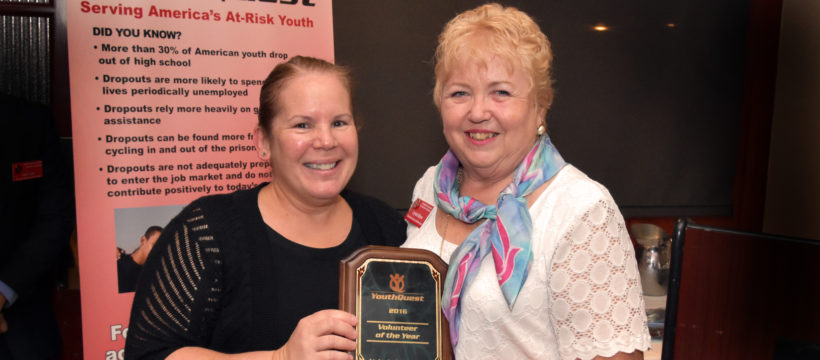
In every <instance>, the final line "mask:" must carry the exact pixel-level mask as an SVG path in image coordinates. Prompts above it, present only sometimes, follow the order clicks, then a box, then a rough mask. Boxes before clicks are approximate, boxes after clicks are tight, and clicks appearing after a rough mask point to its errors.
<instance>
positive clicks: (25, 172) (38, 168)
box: [11, 160, 43, 181]
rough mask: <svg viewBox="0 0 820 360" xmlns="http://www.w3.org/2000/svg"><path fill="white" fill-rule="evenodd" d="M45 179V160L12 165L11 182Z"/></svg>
mask: <svg viewBox="0 0 820 360" xmlns="http://www.w3.org/2000/svg"><path fill="white" fill-rule="evenodd" d="M41 177H43V160H36V161H26V162H19V163H14V164H11V181H23V180H31V179H39V178H41Z"/></svg>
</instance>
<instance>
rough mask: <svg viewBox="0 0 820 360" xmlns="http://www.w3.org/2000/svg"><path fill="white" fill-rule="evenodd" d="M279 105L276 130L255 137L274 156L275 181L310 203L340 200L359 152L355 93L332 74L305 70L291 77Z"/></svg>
mask: <svg viewBox="0 0 820 360" xmlns="http://www.w3.org/2000/svg"><path fill="white" fill-rule="evenodd" d="M278 105H279V108H280V111H278V112H277V114H276V116H275V117H274V118H273V120H272V121H271V123H272V124H271V131H270V133H269V134H262V130H261V129H260V128H257V136H254V138H255V139H258V140H259V142H260V143H259V144H258V145H257V149H259V151H260V156H264V155H262V153H263V152H265V151H266V149H267V151H268V153H269V154H270V156H269V159H270V164H271V171H272V173H273V178H272V180H271V184H272V185H273V186H274V187H276V188H277V189H278V191H283V192H284V193H286V194H288V195H289V196H294V197H298V198H302V199H303V200H304V201H307V202H315V201H327V200H331V199H335V198H336V197H338V196H339V193H340V192H341V191H342V189H344V187H345V186H346V185H347V182H348V181H349V180H350V177H351V176H353V171H354V170H355V169H356V162H357V159H358V156H359V142H358V134H357V132H356V126H355V124H354V120H353V113H352V109H351V108H350V93H349V91H348V90H347V88H346V87H345V86H344V85H343V84H342V82H341V81H340V80H339V77H338V76H337V75H335V74H333V73H331V72H315V71H314V72H305V73H301V74H298V75H296V76H294V77H293V78H291V79H289V80H287V82H286V83H285V84H284V86H283V87H282V89H281V95H280V96H279V104H278ZM264 157H265V158H268V157H267V156H264Z"/></svg>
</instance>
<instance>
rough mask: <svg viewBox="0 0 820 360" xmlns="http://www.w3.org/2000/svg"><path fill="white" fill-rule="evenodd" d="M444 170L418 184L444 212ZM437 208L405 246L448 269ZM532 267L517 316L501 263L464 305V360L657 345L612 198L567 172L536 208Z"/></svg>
mask: <svg viewBox="0 0 820 360" xmlns="http://www.w3.org/2000/svg"><path fill="white" fill-rule="evenodd" d="M434 178H435V167H431V168H429V169H428V170H427V172H426V173H425V174H424V176H423V177H422V178H421V179H419V181H418V182H417V183H416V187H415V189H414V191H413V199H412V200H415V199H417V198H421V199H422V200H424V201H426V202H428V203H430V204H432V205H435V201H434V198H433V192H434V191H433V182H434ZM437 210H438V209H437V208H434V209H433V211H432V212H431V213H430V215H429V216H428V217H427V219H426V221H425V222H424V223H423V224H422V226H421V227H420V228H418V227H416V226H414V225H412V224H410V225H408V229H407V235H408V238H407V242H406V243H405V244H404V245H402V246H403V247H411V248H422V249H427V250H430V251H432V252H434V253H437V254H439V255H440V256H441V257H442V259H444V260H445V261H449V259H450V256H451V255H452V253H453V251H454V250H455V249H456V246H455V245H454V244H452V243H450V242H444V243H443V244H442V238H441V236H440V235H439V234H438V232H437V231H436V224H435V218H436V211H437ZM529 210H530V214H531V216H532V219H533V243H532V250H533V262H532V263H531V264H530V272H529V275H528V278H527V281H526V282H525V283H524V287H523V288H522V289H521V292H520V293H519V295H518V299H517V300H516V303H515V305H514V306H513V308H512V309H511V310H510V309H509V307H508V306H507V303H506V301H505V300H504V296H503V295H502V294H501V289H500V287H499V286H498V281H497V280H496V274H495V270H494V266H493V260H492V257H490V256H487V257H485V258H484V260H483V262H482V264H481V268H480V269H479V273H478V275H477V276H476V278H475V280H474V281H473V283H471V284H470V285H469V287H468V288H467V290H466V292H465V297H464V298H463V299H462V301H463V304H462V315H461V326H460V328H459V343H458V345H457V346H456V348H455V355H456V358H457V359H527V358H529V359H576V358H578V359H592V358H593V357H595V356H612V355H615V354H616V353H617V352H619V351H622V352H625V353H630V352H633V351H635V350H641V351H645V350H647V349H648V348H649V345H650V341H651V340H650V336H649V331H648V329H647V326H646V314H645V311H644V303H643V297H642V294H641V284H640V279H639V275H638V268H637V264H636V260H635V255H634V249H633V248H632V243H631V242H630V240H629V235H628V233H627V231H626V228H625V226H624V220H623V217H622V216H621V214H620V211H619V210H618V207H617V205H616V204H615V201H614V200H613V199H612V196H611V195H610V194H609V192H608V191H607V190H606V189H605V188H604V187H603V186H602V185H600V184H598V183H597V182H595V181H593V180H591V179H590V178H589V177H587V176H586V175H585V174H584V173H582V172H581V171H579V170H578V169H576V168H575V167H573V166H572V165H566V166H565V167H564V168H563V169H561V170H560V171H559V172H558V174H557V175H556V177H555V179H554V180H553V182H552V183H551V184H550V185H548V186H547V188H546V190H545V191H544V192H543V193H541V195H540V196H539V197H538V199H537V200H536V201H535V202H534V203H533V204H531V206H530V208H529Z"/></svg>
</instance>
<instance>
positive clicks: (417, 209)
mask: <svg viewBox="0 0 820 360" xmlns="http://www.w3.org/2000/svg"><path fill="white" fill-rule="evenodd" d="M430 211H433V205H430V204H428V203H426V202H424V200H422V199H416V201H413V205H410V209H409V210H407V215H405V216H404V219H405V220H407V222H409V223H411V224H413V225H416V227H421V224H424V220H427V216H429V215H430Z"/></svg>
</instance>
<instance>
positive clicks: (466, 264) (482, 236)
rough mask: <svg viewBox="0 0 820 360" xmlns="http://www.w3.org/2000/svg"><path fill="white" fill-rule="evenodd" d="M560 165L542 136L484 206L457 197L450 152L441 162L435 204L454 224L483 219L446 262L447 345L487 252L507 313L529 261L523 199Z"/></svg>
mask: <svg viewBox="0 0 820 360" xmlns="http://www.w3.org/2000/svg"><path fill="white" fill-rule="evenodd" d="M564 164H565V162H564V159H563V158H562V157H561V155H560V154H559V153H558V149H556V148H555V146H553V145H552V142H551V141H550V139H549V137H548V136H547V135H546V134H544V135H541V137H540V138H539V139H538V141H537V142H536V143H535V145H534V146H533V148H532V150H530V152H529V153H528V154H527V156H526V157H525V158H524V161H523V162H521V164H520V165H518V168H517V169H516V170H515V174H514V178H513V181H512V183H510V184H509V185H507V187H506V188H504V190H503V191H501V194H499V195H498V200H497V202H496V204H495V205H485V204H482V203H481V202H480V201H478V200H476V199H473V198H471V197H469V196H461V194H460V193H459V184H458V181H457V172H458V167H459V166H460V163H459V161H458V159H457V158H456V156H455V154H453V152H452V150H450V151H447V153H446V154H445V155H444V157H442V159H441V162H439V164H438V167H437V169H436V179H437V181H436V183H435V185H434V186H435V192H436V203H437V204H438V206H439V208H441V209H443V210H444V211H446V212H447V213H449V214H450V215H452V216H453V217H455V218H456V219H459V220H461V221H463V222H466V223H475V222H476V221H480V220H482V219H487V221H485V222H484V223H483V224H481V225H480V226H479V227H477V228H476V229H475V230H473V232H471V233H470V234H469V235H468V236H467V239H465V240H464V242H463V243H461V245H459V247H458V248H457V249H456V250H455V252H454V253H453V255H452V257H450V267H449V270H448V271H447V279H446V281H445V283H444V294H443V296H442V310H443V311H444V315H445V316H446V317H447V319H448V320H449V321H450V340H451V342H452V343H453V345H454V346H455V344H456V343H458V327H459V323H460V322H461V302H460V301H459V300H460V298H461V295H462V294H463V293H464V290H465V289H466V288H467V286H469V284H470V282H471V281H472V280H473V278H474V277H475V275H476V274H478V268H479V266H480V265H481V260H482V259H483V258H484V256H486V255H487V254H489V253H492V255H493V261H494V263H495V272H496V274H497V275H498V284H499V285H500V286H501V292H502V293H503V294H504V298H505V299H506V300H507V305H508V306H509V307H510V308H512V307H513V305H514V304H515V299H516V298H517V297H518V292H519V291H521V287H522V286H524V281H526V280H527V272H528V271H529V264H530V262H532V249H531V247H530V241H531V237H532V219H531V218H530V212H529V210H528V209H527V200H526V199H524V196H526V195H528V194H529V193H531V192H533V191H534V190H535V189H537V188H538V187H539V186H540V185H541V184H543V183H545V182H546V181H547V180H549V179H551V178H552V177H553V176H554V175H555V174H556V173H558V170H560V169H561V167H563V166H564Z"/></svg>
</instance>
